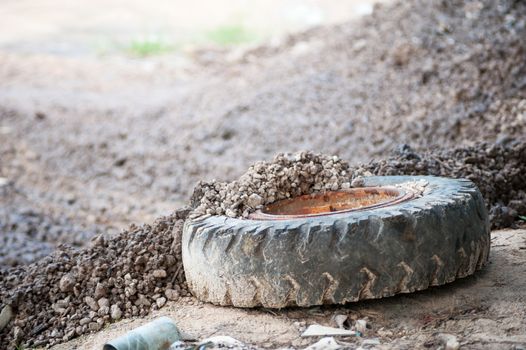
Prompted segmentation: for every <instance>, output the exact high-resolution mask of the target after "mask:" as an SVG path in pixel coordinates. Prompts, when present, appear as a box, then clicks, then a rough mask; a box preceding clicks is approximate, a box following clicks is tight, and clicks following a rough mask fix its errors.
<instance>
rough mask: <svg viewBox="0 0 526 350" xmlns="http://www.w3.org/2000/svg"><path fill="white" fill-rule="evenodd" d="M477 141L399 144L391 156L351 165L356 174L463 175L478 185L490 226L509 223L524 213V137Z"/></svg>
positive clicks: (507, 224)
mask: <svg viewBox="0 0 526 350" xmlns="http://www.w3.org/2000/svg"><path fill="white" fill-rule="evenodd" d="M504 141H507V142H503V143H491V144H490V143H477V144H475V145H474V146H470V147H459V148H455V149H446V150H435V151H426V152H415V151H414V150H412V149H411V148H410V147H409V146H407V145H403V146H401V147H400V149H399V151H398V154H396V155H395V156H394V157H391V158H388V159H385V160H379V161H372V162H370V163H369V164H367V165H362V166H359V167H357V168H356V169H353V171H354V172H355V176H356V175H360V174H373V175H436V176H445V177H453V178H466V179H469V180H471V181H473V182H474V183H475V184H476V185H477V186H478V188H479V189H480V191H481V193H482V195H483V197H484V199H485V201H486V206H487V207H488V208H489V212H490V221H491V224H492V228H504V227H510V226H513V225H514V223H515V222H516V220H517V219H518V216H519V215H526V141H524V140H522V141H519V140H504Z"/></svg>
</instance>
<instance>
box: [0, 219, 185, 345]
mask: <svg viewBox="0 0 526 350" xmlns="http://www.w3.org/2000/svg"><path fill="white" fill-rule="evenodd" d="M187 214H188V210H187V209H180V210H177V211H176V212H175V213H174V214H173V215H171V216H168V217H161V218H159V219H157V220H156V221H155V222H154V223H153V224H152V225H143V226H140V227H139V226H135V225H132V226H131V227H130V228H129V229H128V230H126V231H123V232H122V233H120V234H118V235H116V236H114V237H112V238H109V239H108V238H105V237H104V236H103V235H99V236H96V237H95V238H94V240H93V242H92V243H91V246H90V247H87V248H84V249H81V250H75V249H71V248H69V247H67V246H61V247H59V249H58V250H57V251H56V252H54V253H53V254H51V255H50V256H47V257H45V258H43V259H41V260H40V261H38V262H36V263H34V264H31V265H28V266H22V267H17V268H12V269H10V270H2V271H1V272H0V286H1V287H0V299H1V300H2V304H3V305H10V306H11V308H12V309H13V312H14V314H15V317H14V320H12V321H11V322H10V324H9V325H8V326H7V327H6V329H4V330H2V331H1V332H0V344H2V348H4V346H5V348H15V346H17V345H19V344H23V345H24V346H25V347H32V346H43V345H53V344H56V343H58V342H64V341H67V340H69V339H72V338H73V337H76V336H79V335H81V334H84V333H88V332H94V331H98V330H99V329H101V328H102V326H104V325H105V324H106V323H108V322H110V321H115V320H119V319H121V318H130V317H133V316H145V315H147V314H148V313H149V312H150V311H151V310H156V309H159V308H161V307H162V306H163V305H164V304H165V303H166V302H167V301H168V300H172V301H173V300H177V299H179V297H184V296H187V295H189V292H188V291H187V289H186V284H185V279H184V270H183V266H182V261H181V256H180V252H181V247H180V244H181V231H182V230H181V227H182V225H183V223H184V219H185V218H186V216H187Z"/></svg>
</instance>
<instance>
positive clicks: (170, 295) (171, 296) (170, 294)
mask: <svg viewBox="0 0 526 350" xmlns="http://www.w3.org/2000/svg"><path fill="white" fill-rule="evenodd" d="M164 295H165V296H166V298H167V299H168V300H171V301H177V300H178V299H179V293H178V292H177V291H176V290H175V289H167V290H166V291H165V292H164Z"/></svg>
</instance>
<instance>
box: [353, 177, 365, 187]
mask: <svg viewBox="0 0 526 350" xmlns="http://www.w3.org/2000/svg"><path fill="white" fill-rule="evenodd" d="M351 186H352V187H364V186H365V179H364V178H363V177H362V176H357V177H355V178H354V179H353V180H352V181H351Z"/></svg>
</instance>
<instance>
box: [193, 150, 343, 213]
mask: <svg viewBox="0 0 526 350" xmlns="http://www.w3.org/2000/svg"><path fill="white" fill-rule="evenodd" d="M350 179H351V177H350V173H349V164H348V163H347V162H345V161H342V160H341V159H340V158H338V157H337V156H327V155H322V154H315V153H312V152H299V153H296V154H283V153H280V154H278V155H277V156H276V157H274V159H273V160H272V161H271V162H256V163H255V164H254V165H252V166H251V167H250V168H248V170H247V172H246V173H244V174H243V175H242V176H241V177H240V178H239V179H238V180H235V181H232V182H229V183H227V182H217V181H211V182H199V183H198V184H197V186H196V188H195V189H194V193H193V195H192V200H191V202H192V206H193V207H194V208H195V209H194V211H193V213H192V217H196V216H201V215H206V214H209V215H226V216H230V217H247V216H248V214H250V213H251V212H253V211H254V210H256V209H259V208H261V207H262V206H264V205H266V204H270V203H273V202H275V201H278V200H280V199H286V198H290V197H296V196H300V195H304V194H309V193H313V192H318V191H324V190H332V191H335V190H338V189H341V188H349V187H351V182H350Z"/></svg>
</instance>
